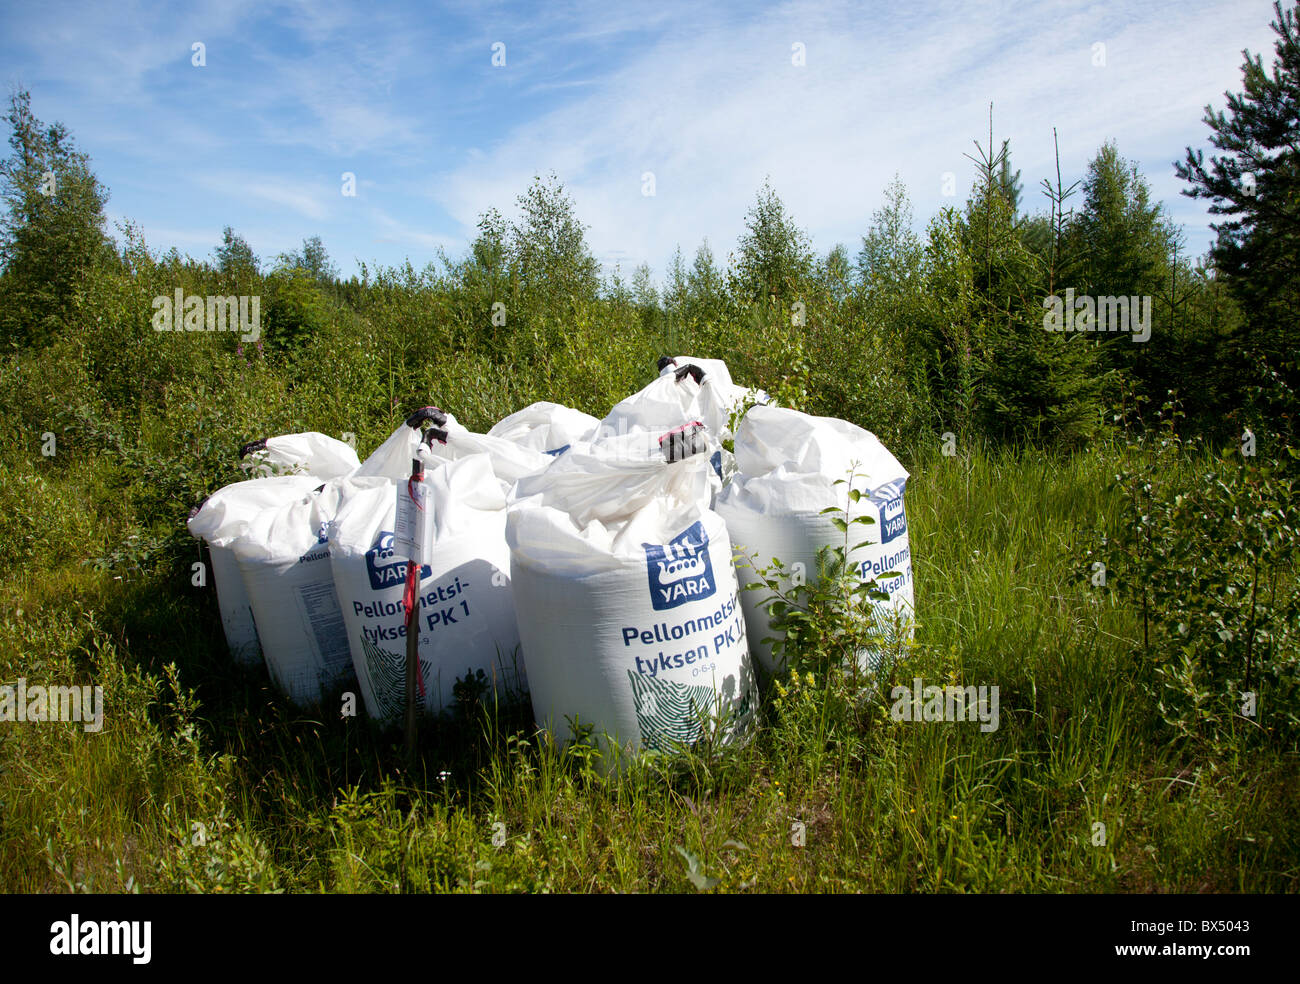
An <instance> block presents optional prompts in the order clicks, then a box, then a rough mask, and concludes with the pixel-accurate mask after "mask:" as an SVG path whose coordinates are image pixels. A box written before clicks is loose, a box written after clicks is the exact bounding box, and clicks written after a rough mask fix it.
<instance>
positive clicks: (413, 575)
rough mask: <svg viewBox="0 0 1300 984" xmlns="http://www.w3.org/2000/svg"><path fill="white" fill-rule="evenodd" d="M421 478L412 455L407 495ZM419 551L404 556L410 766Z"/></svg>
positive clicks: (414, 727) (412, 760) (416, 721)
mask: <svg viewBox="0 0 1300 984" xmlns="http://www.w3.org/2000/svg"><path fill="white" fill-rule="evenodd" d="M423 480H424V465H423V464H422V463H421V462H420V459H418V458H414V459H412V461H411V482H410V485H409V486H408V495H409V494H410V493H411V491H413V490H414V488H415V486H416V485H417V484H418V483H419V482H421V481H423ZM413 498H414V497H413ZM415 505H416V507H417V508H419V509H423V508H424V504H423V502H421V501H419V500H418V499H417V500H416V502H415ZM419 553H420V551H419V550H418V549H417V550H415V551H412V552H411V555H409V556H408V557H407V560H406V595H405V600H406V758H407V762H408V764H409V765H410V767H411V768H412V769H414V767H415V746H416V738H417V731H418V728H419V714H418V707H417V704H416V700H417V693H416V691H417V674H418V673H419V667H420V633H419V617H418V613H419V608H420V566H421V564H422V562H423V560H424V558H423V557H421V556H419Z"/></svg>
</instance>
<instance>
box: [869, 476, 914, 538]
mask: <svg viewBox="0 0 1300 984" xmlns="http://www.w3.org/2000/svg"><path fill="white" fill-rule="evenodd" d="M904 488H906V482H890V483H889V484H888V485H884V486H882V487H880V488H878V489H876V492H875V495H873V496H872V500H873V501H874V502H877V503H879V505H880V542H881V543H882V544H885V543H888V542H889V541H890V540H893V539H896V538H897V537H900V536H902V535H903V534H904V533H906V532H907V514H906V513H905V512H904V511H903V490H904Z"/></svg>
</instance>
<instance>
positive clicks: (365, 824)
mask: <svg viewBox="0 0 1300 984" xmlns="http://www.w3.org/2000/svg"><path fill="white" fill-rule="evenodd" d="M485 412H486V411H485ZM913 457H914V463H913V465H912V472H913V478H912V481H911V483H910V484H909V487H908V499H907V512H908V517H909V527H910V536H911V543H912V548H913V554H914V557H915V579H916V594H917V603H918V615H919V620H920V626H919V629H918V632H917V642H918V645H917V649H916V651H915V652H914V653H913V654H912V656H911V657H910V661H909V662H908V663H907V665H905V666H904V667H903V668H902V669H901V670H900V671H899V676H900V678H902V679H903V680H904V681H910V679H911V677H912V676H914V675H915V676H921V677H923V678H924V679H925V681H926V682H927V683H929V682H933V683H937V684H943V683H947V682H961V683H962V684H963V685H982V684H983V685H997V686H998V687H999V688H1000V727H999V729H998V730H997V731H996V732H993V733H990V734H985V733H982V732H980V731H979V730H978V726H977V725H976V724H938V723H934V724H926V723H895V722H893V721H890V720H889V719H888V716H887V715H885V714H884V713H883V711H879V712H877V713H875V714H872V715H870V716H868V717H867V718H866V719H865V720H863V721H861V722H857V723H854V724H852V725H851V726H850V723H849V722H845V721H843V720H830V719H829V718H828V714H829V712H828V708H831V707H833V706H834V703H833V701H831V700H830V699H829V698H828V695H827V693H826V692H825V688H826V687H827V686H828V685H829V684H828V681H826V680H825V679H819V678H814V680H813V681H812V683H811V684H810V683H809V682H808V681H807V680H806V679H804V680H798V681H790V680H783V681H781V684H782V687H783V688H784V690H785V695H784V696H781V697H780V698H779V700H780V707H779V710H778V709H777V708H776V707H775V706H774V704H773V703H772V702H770V701H769V702H768V703H767V704H766V705H765V707H764V717H763V721H762V726H761V727H760V729H759V730H758V732H757V733H756V735H755V737H754V740H753V741H751V742H750V743H749V744H748V745H747V746H745V747H743V748H735V749H711V748H700V749H697V750H696V751H695V752H693V753H691V754H689V755H680V756H675V757H662V758H646V759H643V760H640V761H638V762H637V763H636V764H634V765H633V766H632V767H630V768H629V769H628V770H627V771H626V772H625V773H624V774H622V775H621V776H619V777H617V778H606V777H604V775H603V771H602V770H601V769H600V768H598V767H597V766H596V764H595V763H593V762H592V761H590V759H589V758H588V757H587V756H586V753H584V752H583V750H582V749H581V748H571V749H570V750H568V751H559V750H557V749H556V748H555V747H554V746H553V745H551V744H549V743H548V742H547V741H546V740H545V738H544V736H541V735H538V734H536V733H535V729H534V728H533V726H532V723H531V716H530V714H529V713H528V710H527V708H518V707H513V708H478V709H476V710H475V711H473V712H472V713H470V714H468V715H466V716H465V717H464V719H463V720H460V721H457V722H453V723H449V724H445V725H441V726H437V727H432V728H427V729H426V730H425V732H424V734H423V741H422V743H421V755H420V759H419V763H418V765H417V767H416V769H415V771H414V772H408V771H407V770H406V769H405V767H404V759H403V756H402V754H401V749H400V747H399V741H398V736H396V735H391V734H390V735H378V734H375V733H373V732H372V730H371V729H370V727H369V726H368V725H367V724H366V723H365V721H364V720H356V719H352V720H346V721H337V720H322V719H320V718H318V717H312V716H310V715H304V714H303V713H301V712H299V711H296V710H294V709H293V708H291V707H290V706H289V705H287V704H286V703H285V702H284V701H283V700H282V699H280V698H279V697H278V696H277V695H276V694H275V693H274V692H273V691H272V690H271V688H270V684H269V682H268V681H267V679H266V676H265V673H264V672H261V671H258V672H248V671H243V670H239V669H236V668H234V667H233V666H232V665H231V664H230V662H229V660H228V658H227V656H226V654H225V651H224V643H223V641H222V638H221V629H220V624H219V621H218V618H217V614H216V606H215V604H214V601H213V599H212V597H211V595H210V589H209V591H208V592H204V591H201V590H200V589H197V588H192V587H191V586H190V585H189V578H188V563H189V561H190V560H191V559H193V558H190V557H188V556H187V557H183V558H180V559H179V560H176V561H175V562H173V563H154V562H151V561H150V560H149V559H148V558H144V559H143V560H141V561H140V562H138V563H134V564H133V563H131V562H130V560H129V558H128V559H127V561H125V562H119V563H118V564H117V565H116V566H114V567H112V568H110V569H107V570H98V569H96V568H95V567H93V566H91V565H84V564H81V563H80V560H81V558H82V557H83V556H85V555H86V554H87V549H86V548H85V547H84V546H82V544H87V543H88V544H90V545H91V549H90V553H91V554H92V555H94V552H95V551H96V550H101V549H104V548H106V547H107V546H108V545H111V544H116V543H120V542H121V541H122V539H123V538H124V536H125V535H127V533H128V532H129V531H130V530H133V529H136V528H140V527H142V526H144V525H147V519H148V517H140V516H138V515H136V514H134V513H133V512H132V510H131V508H128V507H126V506H122V505H121V504H120V503H118V504H116V505H115V503H114V498H115V497H114V495H112V494H110V492H109V491H107V490H108V489H109V488H110V487H111V482H109V480H108V477H107V476H103V475H99V474H98V472H95V473H94V474H96V475H97V477H96V478H95V479H94V480H93V481H90V482H89V484H88V483H87V479H86V475H87V474H88V473H87V472H85V471H81V472H78V471H73V470H67V471H60V470H58V469H55V468H52V467H51V465H50V463H49V462H46V461H42V460H40V459H39V458H38V457H36V456H33V457H31V458H29V459H25V460H24V461H20V462H18V463H17V464H12V463H11V464H10V465H8V466H6V467H7V469H8V470H7V471H6V472H5V474H4V475H3V481H0V489H3V490H4V491H0V496H3V497H4V499H5V503H7V504H8V505H9V506H10V507H11V508H12V507H14V504H15V503H23V504H25V508H26V512H25V513H24V514H23V515H22V516H17V517H15V516H12V515H10V516H9V518H7V519H6V520H5V521H4V522H5V524H6V526H5V529H4V531H3V532H4V537H3V548H0V549H3V550H4V551H5V552H6V553H5V558H4V559H5V566H4V573H3V574H2V575H0V612H2V613H3V614H2V615H0V679H3V680H5V681H11V680H13V679H14V678H16V677H18V676H25V677H27V678H28V680H29V681H31V682H40V681H44V680H48V681H52V682H60V683H69V682H73V681H80V682H90V681H91V680H92V679H93V680H94V682H96V683H99V684H101V685H102V686H104V688H105V691H106V708H107V709H106V724H105V727H104V730H103V732H101V733H100V734H85V733H83V732H82V731H81V729H80V727H79V726H77V725H73V724H59V725H31V724H22V725H19V724H5V725H0V888H2V889H4V890H7V891H40V892H48V891H83V890H84V891H109V892H117V891H130V890H141V891H150V890H192V891H204V892H215V891H222V892H237V891H277V890H278V891H347V892H356V891H367V892H368V891H384V892H389V891H530V892H533V891H552V892H573V891H687V892H693V891H697V890H699V889H700V886H708V887H710V888H711V890H715V891H762V892H773V891H907V892H911V891H944V892H946V891H978V892H1000V891H1035V892H1037V891H1049V892H1054V891H1141V892H1145V891H1191V892H1196V891H1294V890H1296V888H1297V882H1298V880H1300V843H1298V841H1300V831H1298V829H1297V825H1296V824H1295V823H1294V820H1293V819H1292V818H1293V817H1294V816H1295V815H1296V812H1297V808H1298V807H1300V802H1298V801H1300V783H1298V782H1297V781H1296V780H1297V767H1296V760H1295V758H1294V756H1287V755H1286V754H1284V753H1282V752H1280V751H1276V750H1272V749H1271V746H1265V747H1262V748H1253V749H1251V750H1250V751H1249V752H1246V751H1243V750H1241V749H1237V748H1227V749H1226V750H1224V751H1223V753H1222V754H1219V755H1214V756H1206V755H1200V754H1194V753H1192V752H1189V751H1184V750H1180V749H1179V747H1178V746H1175V745H1173V744H1171V743H1170V741H1169V736H1168V732H1167V730H1166V729H1165V727H1164V726H1163V724H1162V722H1161V720H1160V716H1159V714H1158V713H1157V710H1156V708H1155V707H1154V706H1153V702H1152V700H1151V698H1150V697H1149V696H1148V695H1147V690H1146V689H1145V688H1144V681H1145V679H1146V677H1145V676H1144V673H1143V667H1142V666H1141V664H1140V657H1139V655H1138V653H1137V650H1136V646H1135V641H1136V639H1137V638H1138V635H1139V630H1138V626H1137V622H1136V620H1135V616H1134V614H1133V613H1132V612H1131V611H1128V610H1126V609H1124V608H1121V607H1118V605H1117V604H1116V603H1115V602H1114V601H1113V600H1109V596H1103V595H1101V594H1100V593H1098V592H1096V591H1095V590H1094V589H1092V588H1091V586H1090V585H1089V583H1088V581H1087V579H1086V578H1085V577H1083V576H1082V575H1080V573H1079V559H1080V557H1081V555H1082V552H1083V550H1084V549H1085V545H1086V543H1087V542H1088V541H1087V531H1088V530H1089V529H1091V528H1092V527H1093V526H1094V525H1095V524H1096V523H1098V522H1099V521H1101V520H1103V519H1104V518H1105V517H1107V516H1110V517H1111V518H1112V519H1113V518H1114V517H1115V515H1116V512H1115V511H1116V510H1117V509H1118V508H1119V507H1120V505H1121V503H1120V502H1119V501H1118V500H1117V499H1116V498H1115V495H1114V493H1112V492H1111V491H1109V489H1110V484H1109V478H1110V477H1111V468H1110V463H1109V462H1108V460H1107V459H1106V457H1105V456H1103V455H1101V454H1097V453H1089V454H1078V455H1076V456H1073V457H1052V456H1048V455H1043V454H1039V453H1033V452H1028V453H1024V454H1012V453H1009V452H1007V453H996V454H992V453H983V452H979V451H974V452H971V453H970V454H964V453H959V454H958V455H957V456H956V457H944V456H943V455H942V454H940V453H939V451H938V448H937V447H936V448H935V449H934V450H933V451H929V450H923V451H922V452H921V453H919V454H916V455H914V456H913ZM102 467H104V468H107V466H102ZM37 486H39V489H40V494H39V495H33V494H31V493H32V492H33V490H34V489H35V488H36V487H37ZM24 531H25V534H24ZM36 531H39V536H36V535H35V533H36ZM20 534H23V535H20ZM196 556H197V555H196ZM1098 823H1100V824H1104V825H1105V844H1104V845H1100V844H1098V843H1094V842H1095V841H1096V840H1098V839H1099V838H1098V836H1097V832H1098V830H1099V828H1097V827H1095V824H1098ZM496 824H501V825H503V826H500V827H497V826H494V825H496ZM799 830H802V831H803V838H804V843H803V846H796V845H795V844H794V843H793V840H795V839H797V838H796V834H797V832H798V831H799ZM494 834H496V836H497V840H498V841H500V840H501V835H502V834H504V837H505V841H504V844H503V845H502V846H499V847H498V846H496V845H494V843H493V838H494ZM713 879H716V880H717V881H716V883H715V882H714V881H712V880H713Z"/></svg>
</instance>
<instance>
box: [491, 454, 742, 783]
mask: <svg viewBox="0 0 1300 984" xmlns="http://www.w3.org/2000/svg"><path fill="white" fill-rule="evenodd" d="M665 447H666V448H667V449H668V450H669V455H670V456H671V457H674V458H676V457H677V456H678V455H680V454H683V453H687V452H690V451H692V450H697V448H701V447H704V445H703V444H702V443H700V444H698V445H693V444H692V443H691V442H690V441H689V440H686V441H675V440H672V439H670V440H669V441H667V442H666V444H665ZM710 471H711V469H710V467H709V464H708V460H707V456H706V455H705V454H702V453H695V454H690V455H689V456H688V457H685V458H683V459H681V460H673V461H671V462H668V461H665V459H664V456H658V455H656V456H653V457H652V456H649V455H645V456H642V459H641V460H640V461H639V462H638V461H634V460H632V459H631V456H630V455H627V456H623V457H622V458H619V459H611V458H609V457H608V456H603V455H602V453H601V448H600V446H599V445H585V446H575V447H573V448H571V449H570V450H569V451H568V452H567V453H565V454H564V455H561V456H560V457H558V458H556V459H555V463H554V464H552V465H551V467H550V468H549V469H547V471H546V472H544V473H542V474H541V475H538V476H534V477H532V478H529V479H526V480H524V481H522V482H520V483H519V487H518V488H517V490H516V491H517V495H519V496H520V499H519V500H518V501H517V502H516V503H515V504H514V505H513V506H512V507H511V509H510V513H509V518H508V520H507V523H506V538H507V540H508V542H509V544H510V551H511V584H512V587H513V589H514V600H515V611H516V613H517V615H518V619H519V635H520V640H521V643H522V647H523V654H524V662H525V665H526V666H527V669H528V684H529V689H530V691H531V694H532V701H533V712H534V715H535V717H536V719H537V722H538V723H539V724H540V725H542V726H544V727H546V728H547V729H548V730H549V731H550V732H551V733H552V734H553V735H554V736H555V738H556V739H557V740H558V741H560V742H562V743H565V742H568V741H569V740H571V739H572V735H573V732H572V726H573V725H574V724H576V725H578V726H579V727H583V726H586V725H590V726H592V728H593V729H594V730H593V735H594V736H595V737H596V739H597V741H598V742H599V744H600V747H601V748H602V750H603V751H605V752H609V751H610V748H609V745H608V743H607V740H606V736H608V738H609V740H612V742H614V743H615V744H616V745H617V746H618V747H620V748H621V749H626V750H628V751H632V752H635V751H637V750H640V749H642V748H650V749H659V750H665V751H666V750H670V749H672V748H674V747H675V745H676V743H678V742H686V743H690V742H694V741H695V740H697V739H698V738H700V736H701V735H702V734H703V732H704V727H705V724H704V722H705V721H707V720H708V719H709V718H710V717H712V716H717V715H719V714H721V713H722V712H729V713H730V715H731V717H730V722H731V723H730V726H729V730H728V734H727V736H726V737H728V738H735V737H739V736H740V735H741V734H743V733H744V730H745V727H746V725H747V724H748V723H749V720H750V715H751V713H752V710H753V707H754V703H755V691H754V679H753V674H752V670H751V666H750V662H749V649H748V646H747V644H746V639H745V622H744V618H743V615H742V613H741V609H740V603H739V600H738V597H737V584H736V577H735V571H734V569H733V567H732V563H731V553H730V550H731V547H730V541H729V540H728V538H727V530H726V526H725V525H724V524H723V522H722V520H721V519H720V517H719V516H718V515H717V514H716V513H714V512H712V511H710V510H709V509H708V508H707V506H706V505H704V504H703V503H706V502H707V501H708V497H709V478H708V476H709V473H710ZM608 762H609V760H608V759H607V763H608Z"/></svg>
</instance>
